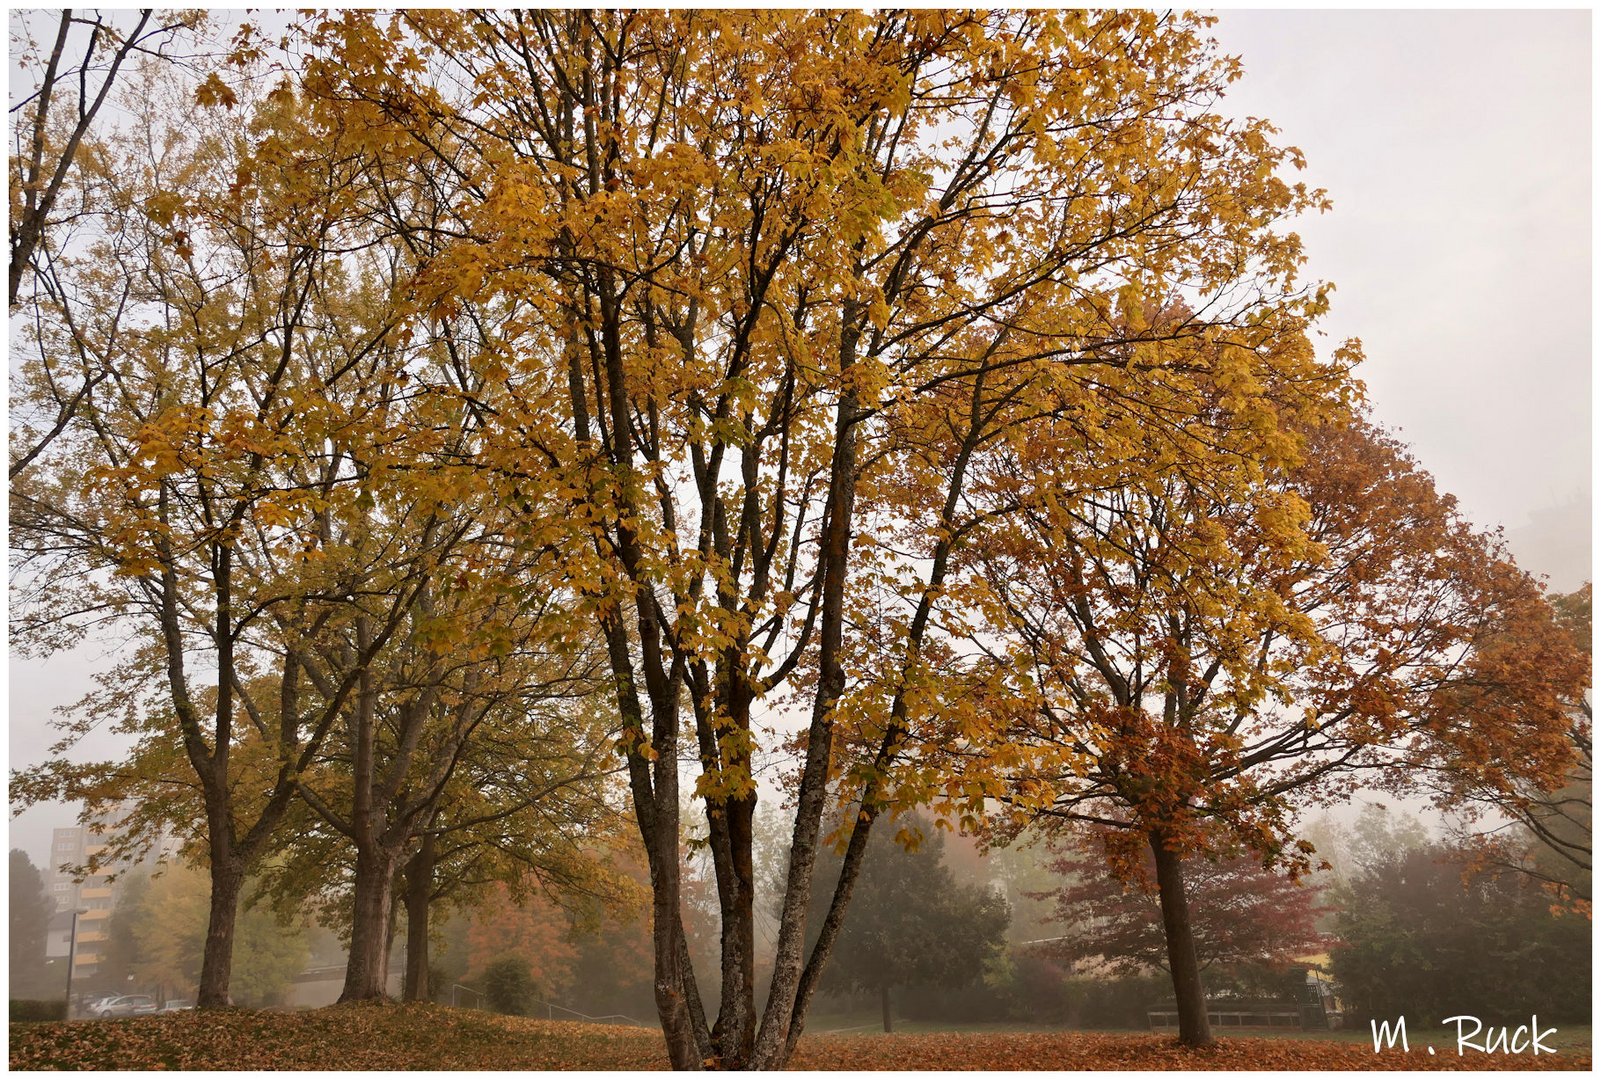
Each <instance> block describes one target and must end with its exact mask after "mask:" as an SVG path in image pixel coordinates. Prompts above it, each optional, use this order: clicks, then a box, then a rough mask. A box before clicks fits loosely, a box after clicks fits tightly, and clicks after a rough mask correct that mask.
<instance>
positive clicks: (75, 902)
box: [46, 806, 178, 978]
mask: <svg viewBox="0 0 1601 1080" xmlns="http://www.w3.org/2000/svg"><path fill="white" fill-rule="evenodd" d="M130 809H131V808H129V807H126V806H123V807H116V808H113V809H111V810H109V811H107V812H106V813H104V814H102V815H100V817H99V818H98V819H97V820H96V821H94V822H93V823H92V824H90V825H72V826H69V827H67V828H61V829H55V830H53V832H52V834H51V837H50V866H49V871H48V874H47V876H46V883H47V884H46V887H47V888H48V890H49V892H50V896H51V899H53V900H54V901H55V903H56V913H57V914H56V918H55V919H52V920H51V923H50V945H51V947H52V948H55V947H57V945H56V941H55V938H56V934H57V925H56V924H57V922H58V921H59V920H61V918H62V916H65V922H64V924H63V926H64V931H63V932H64V933H65V934H66V935H67V938H66V939H64V940H67V941H68V945H67V946H65V947H60V952H47V953H46V955H47V956H52V957H54V956H59V957H62V958H65V957H66V955H67V952H68V949H69V948H70V936H71V933H72V912H74V911H80V912H82V914H81V915H79V916H78V944H77V949H76V951H75V952H74V955H73V965H72V971H73V976H74V978H76V977H79V976H85V975H93V974H95V973H96V972H97V971H99V970H100V963H101V960H102V959H103V957H104V953H105V948H106V942H107V941H108V940H109V939H110V928H111V913H112V911H113V910H114V909H115V908H116V906H117V900H118V899H119V898H120V897H121V895H122V889H123V885H124V883H125V881H126V879H127V874H128V871H130V870H133V869H135V868H136V867H146V868H148V869H151V870H153V869H155V867H156V865H157V863H159V862H160V861H161V860H162V859H163V858H170V857H171V856H173V855H174V854H176V851H177V848H178V841H177V840H176V838H174V837H172V836H171V835H170V834H163V835H162V836H161V837H160V838H159V840H158V841H157V842H156V843H154V844H152V845H151V847H150V850H149V851H148V852H146V853H145V854H144V856H143V857H142V858H140V859H138V860H129V859H122V860H118V861H117V862H115V863H113V864H111V865H109V866H104V867H101V868H100V872H99V873H94V874H89V875H87V876H85V877H83V878H82V879H81V880H80V879H79V877H78V876H77V874H76V872H75V869H76V868H77V867H81V866H86V865H88V863H89V861H90V860H91V859H92V858H94V857H95V856H97V855H101V854H103V853H104V852H105V850H106V848H107V847H108V846H109V843H108V839H109V838H110V837H111V836H114V835H115V833H116V831H117V829H118V828H119V827H120V826H121V825H122V823H123V822H124V821H126V820H127V817H128V814H129V812H130Z"/></svg>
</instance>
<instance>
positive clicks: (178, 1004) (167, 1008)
mask: <svg viewBox="0 0 1601 1080" xmlns="http://www.w3.org/2000/svg"><path fill="white" fill-rule="evenodd" d="M194 1007H195V1003H194V999H193V998H173V999H172V1000H171V1001H169V1002H167V1003H166V1004H165V1005H163V1006H161V1011H162V1012H183V1011H184V1010H185V1009H192V1008H194Z"/></svg>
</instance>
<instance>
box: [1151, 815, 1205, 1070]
mask: <svg viewBox="0 0 1601 1080" xmlns="http://www.w3.org/2000/svg"><path fill="white" fill-rule="evenodd" d="M1150 841H1151V852H1152V853H1153V854H1154V855H1155V856H1156V887H1157V890H1158V892H1159V894H1160V896H1161V900H1162V932H1163V933H1164V935H1166V937H1167V964H1168V970H1169V971H1170V972H1172V974H1173V996H1174V999H1175V1001H1176V1002H1177V1004H1178V1014H1179V1042H1181V1043H1183V1044H1184V1045H1185V1046H1207V1045H1210V1044H1211V1042H1212V1025H1211V1022H1210V1021H1209V1020H1208V1019H1207V1015H1206V988H1205V987H1204V986H1203V985H1202V984H1201V965H1200V963H1199V961H1198V960H1197V959H1196V955H1195V933H1194V930H1193V929H1192V928H1191V926H1190V905H1189V900H1188V899H1187V898H1186V896H1185V895H1184V861H1183V859H1182V858H1180V856H1179V854H1178V852H1176V851H1174V850H1173V849H1172V848H1170V847H1169V846H1168V845H1167V843H1166V841H1165V840H1164V838H1163V837H1162V834H1161V833H1159V832H1152V833H1151V834H1150Z"/></svg>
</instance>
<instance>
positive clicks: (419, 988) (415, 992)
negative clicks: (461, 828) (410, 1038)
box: [401, 831, 434, 1001]
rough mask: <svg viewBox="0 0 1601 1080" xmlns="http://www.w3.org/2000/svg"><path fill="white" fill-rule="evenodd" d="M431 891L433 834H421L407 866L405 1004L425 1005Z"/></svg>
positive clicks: (428, 993) (429, 993)
mask: <svg viewBox="0 0 1601 1080" xmlns="http://www.w3.org/2000/svg"><path fill="white" fill-rule="evenodd" d="M433 887H434V834H433V833H432V832H431V831H430V832H424V833H423V834H422V843H421V844H420V845H419V846H418V848H417V854H415V855H413V856H412V857H411V861H410V862H409V863H407V864H406V986H405V990H404V991H403V992H402V995H401V996H402V998H403V999H404V1000H406V1001H428V1000H430V999H431V998H432V996H433V988H432V987H430V986H429V985H428V901H429V900H430V899H431V897H432V893H433Z"/></svg>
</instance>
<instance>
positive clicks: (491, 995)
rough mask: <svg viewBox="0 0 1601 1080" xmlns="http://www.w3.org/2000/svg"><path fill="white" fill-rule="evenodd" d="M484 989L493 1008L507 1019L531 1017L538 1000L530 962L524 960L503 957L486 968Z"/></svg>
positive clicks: (518, 957) (517, 957) (514, 957)
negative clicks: (509, 1017) (531, 1009)
mask: <svg viewBox="0 0 1601 1080" xmlns="http://www.w3.org/2000/svg"><path fill="white" fill-rule="evenodd" d="M483 986H484V996H485V997H486V998H487V999H488V1000H489V1007H490V1008H491V1009H493V1010H494V1011H495V1012H498V1013H504V1014H505V1015H507V1016H527V1015H528V1011H529V1009H530V1008H532V1006H533V1003H534V998H535V996H536V988H535V986H534V977H533V974H532V973H531V972H530V971H529V968H528V961H527V960H524V959H523V958H522V957H520V956H502V957H501V958H500V959H499V960H496V961H494V962H492V963H491V964H490V965H489V966H488V967H486V968H484V977H483Z"/></svg>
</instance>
